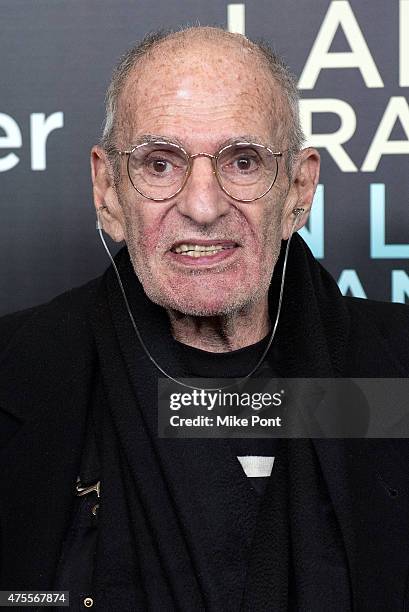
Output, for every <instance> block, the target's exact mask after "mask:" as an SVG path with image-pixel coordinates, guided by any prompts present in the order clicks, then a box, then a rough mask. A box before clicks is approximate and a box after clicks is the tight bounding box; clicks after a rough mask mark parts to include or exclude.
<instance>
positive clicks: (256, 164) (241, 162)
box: [222, 153, 260, 174]
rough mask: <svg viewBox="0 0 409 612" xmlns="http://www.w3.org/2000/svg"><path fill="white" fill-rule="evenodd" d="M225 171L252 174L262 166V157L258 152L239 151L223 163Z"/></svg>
mask: <svg viewBox="0 0 409 612" xmlns="http://www.w3.org/2000/svg"><path fill="white" fill-rule="evenodd" d="M222 166H224V170H225V172H229V173H236V174H250V173H253V172H256V171H257V170H258V169H259V168H260V159H259V157H258V155H257V154H254V155H252V154H251V153H238V154H237V155H233V156H232V157H231V159H230V160H226V163H225V164H224V163H223V164H222Z"/></svg>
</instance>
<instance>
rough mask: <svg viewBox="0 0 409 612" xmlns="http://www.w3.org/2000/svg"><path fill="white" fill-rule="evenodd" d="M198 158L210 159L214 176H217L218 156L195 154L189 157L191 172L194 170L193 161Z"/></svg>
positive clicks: (202, 153)
mask: <svg viewBox="0 0 409 612" xmlns="http://www.w3.org/2000/svg"><path fill="white" fill-rule="evenodd" d="M197 157H207V158H208V159H210V161H211V162H212V168H213V174H216V155H212V153H204V152H201V153H193V155H189V165H190V171H191V170H192V166H193V161H194V160H195V159H196V158H197Z"/></svg>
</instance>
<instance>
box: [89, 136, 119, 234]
mask: <svg viewBox="0 0 409 612" xmlns="http://www.w3.org/2000/svg"><path fill="white" fill-rule="evenodd" d="M91 175H92V184H93V195H94V205H95V210H96V211H97V215H98V216H99V219H100V222H101V224H102V227H103V229H104V232H106V233H107V234H109V235H110V236H111V238H112V240H115V242H121V240H124V239H125V232H124V228H125V219H124V215H123V211H122V207H121V206H120V204H119V201H118V196H117V193H116V189H115V186H114V180H113V175H112V168H111V164H110V161H109V159H108V156H107V154H106V152H105V151H104V149H103V148H102V147H100V146H99V145H95V146H94V147H92V149H91Z"/></svg>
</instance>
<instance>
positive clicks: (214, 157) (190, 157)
mask: <svg viewBox="0 0 409 612" xmlns="http://www.w3.org/2000/svg"><path fill="white" fill-rule="evenodd" d="M148 145H150V146H152V145H154V146H170V147H173V148H174V149H176V150H178V151H179V152H180V153H181V154H182V155H183V157H184V158H185V160H186V169H185V174H184V177H183V180H182V182H181V184H180V186H179V187H178V188H177V189H176V190H175V191H174V192H172V194H171V195H168V196H166V197H161V198H158V197H153V196H150V195H147V194H146V193H145V192H143V191H142V190H141V189H140V188H138V186H137V185H136V184H135V182H134V180H133V178H132V173H131V168H130V162H131V156H132V154H134V153H135V151H137V150H139V149H141V148H142V147H146V146H148ZM234 147H249V148H253V149H255V150H256V151H257V150H258V151H265V152H267V153H268V154H269V155H271V157H272V158H274V160H275V170H274V171H272V173H271V175H272V178H271V181H270V183H269V184H268V186H267V187H266V188H265V189H264V190H263V191H262V193H261V194H260V195H257V196H255V197H252V198H242V197H237V196H235V195H233V194H232V193H231V192H230V191H229V190H228V189H227V188H226V186H225V185H224V184H223V180H222V178H221V176H220V172H219V169H218V161H219V159H220V157H221V156H222V155H223V154H226V151H228V150H230V149H232V150H233V148H234ZM285 152H286V151H274V150H273V149H271V148H270V147H268V146H266V145H262V144H259V143H255V142H247V141H241V140H240V141H235V142H232V143H229V144H226V145H223V146H222V147H221V148H220V149H219V150H218V151H216V153H214V154H211V153H205V152H200V153H193V154H189V153H188V152H187V151H186V150H185V149H184V148H183V147H182V146H181V145H179V144H177V143H174V142H172V141H170V140H161V139H158V140H149V141H144V142H141V143H138V144H136V145H134V146H132V147H131V148H130V149H128V150H125V151H120V150H117V151H116V153H117V154H118V155H120V156H121V157H125V156H126V157H127V173H128V177H129V180H130V182H131V185H132V186H133V188H134V189H135V190H136V191H137V192H138V193H139V194H140V195H141V196H143V197H144V198H147V199H148V200H152V201H154V202H164V201H167V200H170V199H171V198H173V197H175V196H176V195H178V194H179V193H180V192H181V191H182V189H183V188H184V187H185V185H186V183H187V181H188V179H189V177H190V174H191V172H192V168H193V161H194V160H195V159H196V158H197V157H207V158H208V159H210V161H211V163H212V167H213V174H214V175H215V177H216V180H217V182H218V185H219V187H220V189H221V190H222V191H223V192H224V193H225V194H226V195H228V196H229V197H231V198H232V199H233V200H236V201H238V202H254V201H255V200H259V199H260V198H262V197H264V196H265V195H266V194H267V193H268V192H269V191H270V189H271V188H272V187H273V185H274V184H275V182H276V180H277V176H278V169H279V168H278V158H281V157H283V154H284V153H285Z"/></svg>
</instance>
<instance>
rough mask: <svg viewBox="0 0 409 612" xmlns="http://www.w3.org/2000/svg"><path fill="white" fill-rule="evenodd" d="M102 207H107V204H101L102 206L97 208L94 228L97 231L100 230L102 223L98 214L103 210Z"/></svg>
mask: <svg viewBox="0 0 409 612" xmlns="http://www.w3.org/2000/svg"><path fill="white" fill-rule="evenodd" d="M104 208H108V206H105V204H103V205H102V206H100V207H99V208H97V222H96V229H97V231H100V230H102V229H103V227H102V223H101V219H100V214H101V212H102V211H103V210H104Z"/></svg>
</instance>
